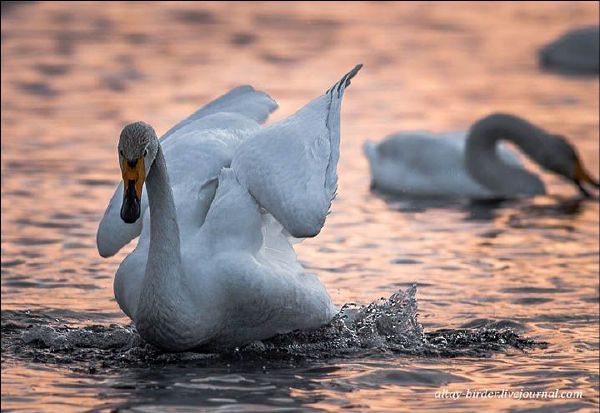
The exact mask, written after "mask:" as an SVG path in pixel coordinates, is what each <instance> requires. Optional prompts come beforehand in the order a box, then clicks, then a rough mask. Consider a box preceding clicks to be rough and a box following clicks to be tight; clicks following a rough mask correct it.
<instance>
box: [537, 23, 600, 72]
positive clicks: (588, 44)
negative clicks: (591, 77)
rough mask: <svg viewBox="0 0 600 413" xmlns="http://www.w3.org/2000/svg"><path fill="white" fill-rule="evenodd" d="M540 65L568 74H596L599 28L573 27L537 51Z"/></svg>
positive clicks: (599, 67)
mask: <svg viewBox="0 0 600 413" xmlns="http://www.w3.org/2000/svg"><path fill="white" fill-rule="evenodd" d="M539 61H540V65H541V66H542V67H544V68H546V69H550V70H555V71H559V72H564V73H569V74H596V75H597V74H598V73H599V71H600V28H599V27H598V26H592V27H582V28H578V29H573V30H571V31H569V32H567V33H565V34H563V35H562V36H560V37H559V38H558V39H556V40H554V41H553V42H552V43H549V44H547V45H546V46H544V47H543V48H541V49H540V51H539Z"/></svg>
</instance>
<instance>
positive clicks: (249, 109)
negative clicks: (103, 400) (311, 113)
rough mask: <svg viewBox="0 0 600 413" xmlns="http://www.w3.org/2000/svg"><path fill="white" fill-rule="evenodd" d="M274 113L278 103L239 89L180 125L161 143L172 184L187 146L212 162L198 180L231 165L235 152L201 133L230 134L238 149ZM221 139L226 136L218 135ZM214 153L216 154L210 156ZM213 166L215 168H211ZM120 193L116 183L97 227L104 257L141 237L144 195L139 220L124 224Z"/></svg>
mask: <svg viewBox="0 0 600 413" xmlns="http://www.w3.org/2000/svg"><path fill="white" fill-rule="evenodd" d="M275 109H277V103H276V102H275V101H274V100H273V99H271V98H270V97H269V95H267V94H266V93H264V92H260V91H257V90H254V88H252V87H251V86H240V87H238V88H235V89H233V90H231V91H230V92H228V93H226V94H225V95H223V96H221V97H219V98H217V99H215V100H213V101H212V102H210V103H208V104H207V105H206V106H204V107H202V108H201V109H199V110H198V111H196V112H195V113H193V114H192V115H190V116H189V117H188V118H186V119H185V120H183V121H181V122H179V123H178V124H177V125H175V126H174V127H173V128H171V129H170V130H169V131H168V132H167V133H165V134H164V135H163V136H162V137H161V139H160V142H161V145H162V147H163V150H164V152H165V158H166V160H167V167H168V168H169V167H170V168H169V176H170V178H171V184H172V185H176V184H177V182H178V179H180V178H183V177H180V176H179V175H178V169H177V167H176V166H180V164H182V163H186V164H189V162H183V161H182V162H179V160H181V159H180V158H186V157H187V158H189V157H190V156H191V154H193V152H194V151H192V150H186V145H188V146H190V145H193V146H195V147H196V146H198V145H202V152H203V153H202V155H203V156H204V157H207V156H208V157H209V158H210V160H211V162H204V163H203V165H204V166H205V167H208V165H209V164H210V166H211V168H209V169H211V170H210V171H206V173H205V174H204V175H206V176H199V177H198V178H199V179H200V180H206V179H209V178H210V177H211V176H216V175H218V173H219V170H220V169H221V168H222V167H225V166H229V164H230V163H231V158H232V156H233V153H234V149H235V148H223V145H222V144H217V145H215V142H214V137H213V136H212V135H211V134H210V133H202V134H201V132H202V131H207V130H208V129H215V130H217V129H218V130H227V131H231V133H230V134H229V135H232V136H231V137H232V139H230V140H229V142H230V145H229V146H232V145H234V146H237V145H238V144H239V142H240V140H241V139H242V138H243V137H244V136H245V135H247V134H248V132H249V131H254V130H256V129H258V127H259V124H260V123H262V122H264V121H265V120H266V119H267V117H268V116H269V114H270V113H271V112H273V111H274V110H275ZM221 135H227V134H223V133H221ZM233 135H235V136H233ZM205 141H206V142H205ZM171 146H173V147H172V148H171ZM190 149H191V148H190ZM194 149H196V148H194ZM213 151H217V152H218V153H214V154H213V155H214V156H211V154H212V152H213ZM214 163H218V164H217V165H212V164H214ZM172 165H174V166H172ZM205 169H206V168H205ZM209 175H211V176H209ZM122 192H123V184H122V183H119V185H118V186H117V188H116V190H115V193H114V194H113V197H112V198H111V200H110V202H109V204H108V207H107V208H106V211H105V212H104V216H103V217H102V220H101V221H100V225H99V226H98V232H97V234H96V244H97V247H98V252H99V253H100V255H102V256H103V257H110V256H112V255H114V254H116V253H117V252H118V251H119V250H120V249H121V248H122V247H123V246H124V245H126V244H127V243H128V242H129V241H131V240H132V239H134V238H135V237H137V236H138V235H140V233H141V230H142V223H143V214H144V212H145V211H146V209H147V199H148V197H147V195H146V194H145V193H144V195H143V196H142V216H140V218H139V219H138V220H137V221H136V222H135V223H134V224H125V223H124V222H123V221H122V220H121V218H120V216H119V211H120V204H121V200H122ZM144 192H145V190H144ZM176 201H177V200H176Z"/></svg>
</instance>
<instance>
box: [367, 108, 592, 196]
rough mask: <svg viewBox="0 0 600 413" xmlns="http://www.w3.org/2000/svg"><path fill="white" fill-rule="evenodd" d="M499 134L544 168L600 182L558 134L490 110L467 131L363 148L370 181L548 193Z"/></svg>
mask: <svg viewBox="0 0 600 413" xmlns="http://www.w3.org/2000/svg"><path fill="white" fill-rule="evenodd" d="M501 140H506V141H510V142H512V143H514V144H515V145H516V146H518V147H519V148H520V149H521V150H522V151H523V152H524V153H525V154H527V155H528V156H529V157H530V158H531V159H532V160H533V161H535V162H537V163H538V164H539V165H541V166H542V167H544V168H545V169H547V170H549V171H552V172H555V173H557V174H559V175H562V176H564V177H565V178H567V179H569V180H570V181H572V182H573V183H575V184H576V185H577V186H578V187H579V189H580V191H581V192H582V193H583V194H584V195H586V196H587V195H589V193H588V192H587V190H586V189H585V188H584V186H583V184H584V183H587V184H590V185H592V186H595V187H596V188H598V182H597V181H596V180H594V179H593V178H592V177H591V176H590V174H589V173H588V172H587V171H586V170H585V169H584V167H583V165H582V163H581V161H580V160H579V157H578V156H577V152H576V151H575V149H574V148H573V146H571V144H570V143H568V142H567V140H566V139H565V138H563V137H562V136H559V135H552V134H549V133H547V132H545V131H543V130H542V129H540V128H538V127H537V126H535V125H532V124H531V123H529V122H527V121H526V120H524V119H521V118H519V117H517V116H513V115H508V114H492V115H489V116H487V117H485V118H483V119H480V120H478V121H477V122H476V123H475V124H474V125H473V126H472V127H471V129H470V130H469V132H468V133H464V132H463V133H449V134H433V133H428V132H413V133H399V134H396V135H392V136H389V137H388V138H386V139H385V140H384V141H383V142H381V143H379V144H377V143H373V142H367V143H365V145H364V152H365V155H366V157H367V159H368V161H369V165H370V171H371V187H372V188H375V189H379V190H381V191H383V192H390V193H396V194H400V195H407V196H423V197H465V198H473V199H491V198H516V197H522V196H534V195H539V194H544V193H545V188H544V184H543V183H542V181H541V180H540V179H539V178H538V177H537V176H536V175H535V174H533V173H531V172H529V171H527V170H526V169H524V168H523V167H522V165H521V164H520V162H519V161H518V158H517V157H516V155H515V154H514V153H512V152H511V151H509V150H508V149H507V148H505V147H503V146H502V145H501V144H499V143H500V141H501Z"/></svg>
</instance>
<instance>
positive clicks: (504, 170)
mask: <svg viewBox="0 0 600 413" xmlns="http://www.w3.org/2000/svg"><path fill="white" fill-rule="evenodd" d="M546 136H547V134H546V132H544V131H543V130H542V129H540V128H538V127H536V126H535V125H532V124H531V123H529V122H527V121H526V120H524V119H521V118H519V117H516V116H513V115H507V114H493V115H490V116H487V117H485V118H483V119H481V120H479V121H477V122H476V123H475V124H474V125H473V126H472V127H471V129H470V131H469V135H468V137H467V142H466V148H465V163H466V167H467V170H468V172H469V173H470V174H471V176H472V177H473V178H474V179H475V180H476V181H478V182H479V183H480V184H482V185H483V186H485V187H486V188H488V189H489V190H490V191H492V192H493V193H494V194H496V195H499V196H515V195H527V196H531V195H539V194H543V193H545V189H544V184H543V183H542V181H541V180H540V179H539V178H538V177H537V176H536V175H534V174H532V173H530V172H528V171H526V170H525V169H523V168H521V167H519V166H517V165H514V164H512V165H511V164H509V163H507V162H506V161H505V160H503V159H502V158H501V157H500V155H499V149H498V142H499V141H500V140H507V141H510V142H512V143H514V144H515V145H517V146H518V147H519V148H520V149H521V150H522V151H523V152H524V153H525V154H526V155H527V156H529V157H530V158H531V159H532V160H533V161H536V162H538V160H539V157H540V152H541V151H540V148H541V147H542V145H544V138H545V137H546Z"/></svg>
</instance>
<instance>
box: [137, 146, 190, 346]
mask: <svg viewBox="0 0 600 413" xmlns="http://www.w3.org/2000/svg"><path fill="white" fill-rule="evenodd" d="M146 188H147V192H148V204H149V206H150V246H149V248H148V260H147V262H146V274H145V276H144V280H143V282H142V290H141V293H140V298H139V304H138V310H137V313H136V320H135V322H136V326H137V328H138V331H139V332H140V334H141V335H142V337H144V338H145V339H147V340H149V341H151V342H152V343H154V344H157V345H159V346H161V347H164V348H170V347H173V344H172V341H173V340H174V338H175V337H179V336H180V335H181V334H184V335H186V334H189V331H190V326H191V325H192V314H190V313H189V312H188V311H186V309H187V303H188V298H187V295H186V293H185V288H184V286H183V283H182V279H183V266H182V262H181V250H180V240H179V227H178V225H177V215H176V211H175V202H174V201H173V192H172V191H171V185H170V184H169V176H168V174H167V165H166V162H165V158H164V155H163V152H162V149H161V148H160V145H159V147H158V151H157V153H156V157H155V159H154V162H153V164H152V167H151V168H150V172H149V173H148V178H147V179H146ZM184 341H185V340H184V339H182V338H179V339H178V340H176V342H184Z"/></svg>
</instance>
